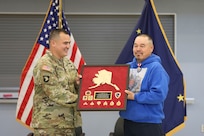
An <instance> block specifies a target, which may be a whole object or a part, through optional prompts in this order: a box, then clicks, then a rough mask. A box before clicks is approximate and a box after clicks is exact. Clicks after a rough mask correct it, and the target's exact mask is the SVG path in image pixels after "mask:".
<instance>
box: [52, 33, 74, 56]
mask: <svg viewBox="0 0 204 136" xmlns="http://www.w3.org/2000/svg"><path fill="white" fill-rule="evenodd" d="M70 43H71V39H70V36H69V35H68V34H64V33H60V35H59V37H58V38H57V39H55V46H54V47H55V49H54V52H55V55H56V57H58V58H63V57H65V56H67V53H68V50H69V47H70Z"/></svg>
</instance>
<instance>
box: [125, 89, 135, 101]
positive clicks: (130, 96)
mask: <svg viewBox="0 0 204 136" xmlns="http://www.w3.org/2000/svg"><path fill="white" fill-rule="evenodd" d="M125 93H126V94H127V99H129V100H134V96H135V94H134V93H133V92H131V91H129V90H125Z"/></svg>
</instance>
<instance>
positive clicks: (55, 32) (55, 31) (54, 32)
mask: <svg viewBox="0 0 204 136" xmlns="http://www.w3.org/2000/svg"><path fill="white" fill-rule="evenodd" d="M60 33H64V34H68V35H70V34H69V33H68V32H67V31H66V30H64V29H63V28H59V29H53V30H51V32H50V35H49V41H50V40H52V39H53V38H55V37H57V36H59V35H60Z"/></svg>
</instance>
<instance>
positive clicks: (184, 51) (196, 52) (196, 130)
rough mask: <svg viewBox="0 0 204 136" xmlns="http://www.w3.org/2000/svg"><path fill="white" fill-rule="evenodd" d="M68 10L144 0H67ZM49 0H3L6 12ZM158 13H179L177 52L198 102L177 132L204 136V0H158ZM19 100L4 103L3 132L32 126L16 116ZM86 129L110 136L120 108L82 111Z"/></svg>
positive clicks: (124, 8)
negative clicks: (25, 124)
mask: <svg viewBox="0 0 204 136" xmlns="http://www.w3.org/2000/svg"><path fill="white" fill-rule="evenodd" d="M63 4H64V5H63V7H64V10H65V12H66V13H141V11H142V9H143V6H144V1H143V0H140V1H139V0H103V1H102V0H86V1H84V0H75V1H74V0H64V1H63ZM48 5H49V0H43V1H42V0H35V1H33V0H18V1H16V0H6V1H0V13H3V12H42V13H44V12H46V11H47V8H48ZM155 6H156V8H157V11H158V13H175V14H176V17H177V18H176V56H177V59H178V62H179V64H180V66H181V69H182V71H183V73H184V78H185V81H186V91H187V97H190V98H195V103H194V104H192V105H187V121H186V126H185V128H184V129H182V130H181V131H179V132H178V133H176V134H175V136H192V135H194V136H202V135H203V133H201V125H202V124H204V118H203V115H204V108H203V106H204V101H203V96H204V91H203V81H204V80H203V77H204V73H203V72H202V70H203V68H204V53H203V51H204V42H203V38H204V34H203V30H204V9H203V6H204V1H203V0H169V1H167V0H155ZM15 106H16V104H0V120H1V122H0V126H1V127H0V135H1V136H12V135H15V136H24V135H26V134H27V133H28V132H29V130H28V129H27V128H24V127H22V126H21V125H20V124H19V123H17V122H16V120H15V108H16V107H15ZM82 116H83V129H84V131H85V133H86V135H87V136H108V133H109V132H110V131H113V128H114V123H115V121H116V119H117V117H118V113H117V112H82Z"/></svg>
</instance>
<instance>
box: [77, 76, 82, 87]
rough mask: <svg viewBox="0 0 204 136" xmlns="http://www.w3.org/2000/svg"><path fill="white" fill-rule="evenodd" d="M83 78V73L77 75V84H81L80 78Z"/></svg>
mask: <svg viewBox="0 0 204 136" xmlns="http://www.w3.org/2000/svg"><path fill="white" fill-rule="evenodd" d="M81 78H82V75H79V74H78V75H77V77H76V84H77V85H79V84H80V79H81Z"/></svg>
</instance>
